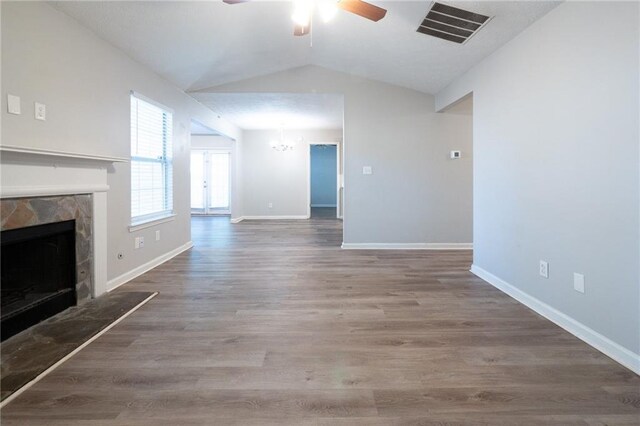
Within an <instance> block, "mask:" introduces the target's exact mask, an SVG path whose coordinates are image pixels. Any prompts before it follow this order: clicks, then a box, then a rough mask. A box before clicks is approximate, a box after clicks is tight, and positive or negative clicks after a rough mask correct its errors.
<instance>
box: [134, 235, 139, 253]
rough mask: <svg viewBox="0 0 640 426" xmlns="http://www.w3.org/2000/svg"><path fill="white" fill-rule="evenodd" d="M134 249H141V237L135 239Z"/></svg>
mask: <svg viewBox="0 0 640 426" xmlns="http://www.w3.org/2000/svg"><path fill="white" fill-rule="evenodd" d="M133 247H134V248H135V249H136V250H137V249H139V248H140V237H135V238H134V239H133Z"/></svg>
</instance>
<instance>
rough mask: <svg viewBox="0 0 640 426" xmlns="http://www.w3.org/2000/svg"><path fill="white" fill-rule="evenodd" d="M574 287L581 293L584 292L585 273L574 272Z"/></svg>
mask: <svg viewBox="0 0 640 426" xmlns="http://www.w3.org/2000/svg"><path fill="white" fill-rule="evenodd" d="M573 289H574V290H575V291H577V292H579V293H584V275H582V274H578V273H577V272H574V273H573Z"/></svg>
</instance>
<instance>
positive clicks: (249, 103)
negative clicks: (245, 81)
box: [192, 93, 344, 129]
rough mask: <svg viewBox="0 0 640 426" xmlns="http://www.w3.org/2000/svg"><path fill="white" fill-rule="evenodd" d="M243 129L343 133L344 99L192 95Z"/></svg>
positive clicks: (331, 96)
mask: <svg viewBox="0 0 640 426" xmlns="http://www.w3.org/2000/svg"><path fill="white" fill-rule="evenodd" d="M192 96H193V97H195V98H196V99H198V100H199V101H200V102H202V103H203V104H205V105H206V106H208V107H209V108H211V109H212V110H214V111H216V112H217V113H218V114H220V115H222V116H223V117H224V118H226V119H227V120H229V121H231V122H232V123H234V124H235V125H236V126H238V127H240V128H242V129H277V128H279V127H281V126H284V128H285V129H341V128H342V118H343V115H344V113H343V111H344V108H343V97H342V95H331V94H295V93H192Z"/></svg>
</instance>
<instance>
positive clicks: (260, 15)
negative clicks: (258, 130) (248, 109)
mask: <svg viewBox="0 0 640 426" xmlns="http://www.w3.org/2000/svg"><path fill="white" fill-rule="evenodd" d="M371 2H372V3H374V4H376V5H379V6H382V7H385V8H386V9H388V13H387V16H386V17H385V18H384V19H382V20H381V21H379V22H377V23H374V22H371V21H368V20H366V19H363V18H360V17H358V16H355V15H352V14H349V13H347V12H344V11H339V12H338V15H337V16H336V18H335V19H334V20H333V21H332V22H330V23H328V24H324V23H322V22H320V21H319V20H317V21H318V22H316V24H315V25H314V27H313V47H311V46H310V41H311V37H293V36H292V22H291V19H290V16H291V2H290V1H276V2H274V1H253V2H249V3H242V4H235V5H227V4H224V3H222V2H221V1H217V0H216V1H213V0H212V1H199V2H191V1H178V2H167V1H141V2H119V1H63V2H53V3H52V4H53V5H54V7H56V8H57V9H59V10H61V11H63V12H64V13H66V14H68V15H70V16H72V17H73V18H75V19H76V20H78V21H79V22H80V23H82V24H83V25H85V26H87V27H88V28H90V29H91V30H93V31H94V32H96V33H97V34H98V35H99V36H101V37H102V38H104V39H105V40H107V41H109V42H111V43H112V44H114V45H115V46H117V47H119V48H120V49H122V50H124V51H125V52H126V53H127V54H129V55H130V56H131V57H133V58H134V59H136V60H138V61H139V62H141V63H143V64H145V65H147V66H148V67H150V68H151V69H153V70H154V71H156V72H157V73H159V74H160V75H162V76H164V77H165V78H167V79H168V80H170V81H172V82H173V83H175V84H176V85H177V86H179V87H180V88H182V89H184V90H187V91H190V90H198V89H203V88H208V87H213V86H217V85H220V84H224V83H228V82H231V81H238V80H243V79H246V78H250V77H256V76H259V75H265V74H269V73H272V72H276V71H281V70H284V69H288V68H293V67H298V66H303V65H309V64H313V65H319V66H323V67H326V68H330V69H334V70H337V71H342V72H346V73H351V74H354V75H359V76H362V77H368V78H372V79H376V80H380V81H384V82H388V83H391V84H397V85H399V86H404V87H408V88H412V89H415V90H419V91H422V92H426V93H435V92H437V91H439V90H440V89H442V88H443V87H445V86H446V85H447V84H448V83H450V82H451V81H452V80H453V79H455V78H456V77H458V76H459V75H461V74H462V73H464V72H465V71H466V70H468V69H469V68H470V67H472V66H473V65H474V64H476V63H478V62H479V61H480V60H481V59H483V58H484V57H486V56H487V55H489V54H490V53H491V52H493V51H494V50H496V49H497V48H498V47H500V46H501V45H502V44H504V43H505V42H507V41H508V40H510V39H512V38H513V37H514V36H515V35H517V34H518V33H519V32H521V31H522V30H523V29H525V28H526V27H527V26H529V25H530V24H531V23H532V22H534V21H535V20H537V19H538V18H540V17H541V16H542V15H544V14H545V13H547V12H548V11H549V10H551V9H552V8H553V7H555V6H556V5H557V4H558V2H544V1H531V2H524V1H523V2H509V1H456V2H453V1H445V3H447V4H451V5H457V6H459V7H463V8H465V9H468V10H472V11H474V12H479V13H482V14H485V15H490V16H494V18H493V19H492V20H491V21H490V22H489V23H488V24H487V25H486V26H485V27H484V28H483V29H482V30H481V31H480V32H478V34H477V35H475V36H474V37H473V38H472V39H471V40H469V42H467V43H466V44H465V45H458V44H455V43H451V42H447V41H444V40H440V39H437V38H433V37H429V36H426V35H423V34H420V33H417V32H416V28H417V27H418V24H419V23H420V22H421V21H422V19H423V18H424V16H425V14H426V12H427V10H428V9H429V6H430V4H431V2H430V1H429V0H422V1H387V2H380V1H375V0H372V1H371ZM220 112H221V113H222V111H220Z"/></svg>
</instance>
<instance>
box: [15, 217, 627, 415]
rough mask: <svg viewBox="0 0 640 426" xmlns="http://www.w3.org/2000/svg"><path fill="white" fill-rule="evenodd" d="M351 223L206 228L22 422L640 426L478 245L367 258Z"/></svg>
mask: <svg viewBox="0 0 640 426" xmlns="http://www.w3.org/2000/svg"><path fill="white" fill-rule="evenodd" d="M341 234H342V230H341V222H340V221H337V220H328V219H322V220H308V221H252V222H242V223H240V224H236V225H230V224H229V223H228V220H227V219H226V218H195V219H194V220H193V239H194V243H195V244H196V246H195V248H194V249H192V250H190V251H188V252H186V253H184V254H182V255H180V256H178V257H176V258H174V259H173V260H171V261H169V262H167V263H165V264H163V265H161V266H160V267H158V268H156V269H154V270H153V271H151V272H149V273H147V274H145V275H143V276H141V277H139V278H138V279H136V280H134V281H132V282H131V283H129V284H127V285H125V286H123V287H122V288H121V289H119V290H118V291H134V290H149V291H159V292H160V294H159V295H158V296H157V297H156V298H154V299H153V300H151V301H150V302H149V303H148V304H147V305H145V306H143V307H142V308H141V309H140V310H138V311H137V312H135V313H134V314H133V315H131V316H130V317H128V318H127V319H125V320H124V321H123V322H122V323H120V324H119V325H117V326H116V327H114V328H113V329H112V330H111V331H109V332H108V333H106V334H105V335H104V336H102V337H101V338H99V339H98V340H97V341H96V342H94V343H92V344H91V345H89V346H88V347H87V348H85V349H84V350H83V351H82V352H80V353H79V354H78V355H76V356H75V357H73V358H72V359H71V360H69V361H68V362H66V363H65V364H63V365H62V366H61V367H60V368H58V369H57V370H55V371H54V372H53V373H52V374H50V375H49V376H47V377H46V378H45V379H44V380H42V381H41V382H39V383H37V384H36V385H35V386H33V387H32V388H31V389H29V390H28V391H26V392H25V393H24V394H23V395H21V396H20V397H18V398H17V399H16V400H15V401H13V402H12V403H11V404H9V405H8V406H7V407H6V408H5V409H4V410H3V412H2V424H3V426H4V425H26V424H29V425H32V424H33V425H36V424H51V425H77V424H81V425H111V424H114V425H147V424H149V425H165V424H166V425H192V424H193V425H200V424H204V425H243V426H244V425H260V426H263V425H266V426H268V425H283V424H285V425H374V426H375V425H400V424H411V425H428V424H490V425H515V424H530V425H538V424H572V425H595V424H608V425H613V424H626V425H638V424H639V423H640V378H639V377H638V376H636V375H635V374H633V373H632V372H630V371H629V370H627V369H625V368H623V367H621V366H619V365H618V364H616V363H615V362H613V361H611V360H610V359H609V358H607V357H606V356H604V355H602V354H600V353H599V352H597V351H596V350H595V349H592V348H591V347H589V346H588V345H586V344H584V343H582V342H581V341H579V340H578V339H577V338H575V337H573V336H571V335H570V334H568V333H566V332H565V331H563V330H562V329H560V328H558V327H556V326H555V325H553V324H552V323H550V322H549V321H547V320H545V319H543V318H541V317H540V316H538V315H537V314H535V313H534V312H532V311H530V310H529V309H527V308H525V307H524V306H522V305H520V304H519V303H517V302H516V301H514V300H513V299H511V298H509V297H508V296H506V295H504V294H502V293H501V292H499V291H497V290H495V289H494V288H493V287H491V286H490V285H489V284H486V283H484V282H483V281H482V280H480V279H478V278H476V277H474V276H473V275H472V274H471V273H469V272H468V269H469V265H470V262H471V253H470V252H467V251H420V250H414V251H349V250H341V249H340V248H339V246H340V242H341V241H342V235H341Z"/></svg>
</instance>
